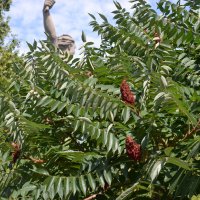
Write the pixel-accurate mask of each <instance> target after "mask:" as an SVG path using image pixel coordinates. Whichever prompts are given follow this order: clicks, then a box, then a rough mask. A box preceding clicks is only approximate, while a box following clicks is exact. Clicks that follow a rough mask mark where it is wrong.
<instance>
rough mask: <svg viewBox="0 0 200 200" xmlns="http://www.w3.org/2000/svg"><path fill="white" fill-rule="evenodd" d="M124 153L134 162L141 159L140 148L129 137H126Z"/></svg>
mask: <svg viewBox="0 0 200 200" xmlns="http://www.w3.org/2000/svg"><path fill="white" fill-rule="evenodd" d="M126 152H127V154H128V156H129V157H130V158H131V159H133V160H135V161H139V160H140V159H141V146H140V144H137V142H135V140H133V138H132V137H131V136H127V137H126Z"/></svg>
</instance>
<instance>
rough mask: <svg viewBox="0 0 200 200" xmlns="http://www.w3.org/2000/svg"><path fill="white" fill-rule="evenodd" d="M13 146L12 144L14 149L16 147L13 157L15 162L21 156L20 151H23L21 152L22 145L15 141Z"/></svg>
mask: <svg viewBox="0 0 200 200" xmlns="http://www.w3.org/2000/svg"><path fill="white" fill-rule="evenodd" d="M11 146H12V147H13V149H14V151H13V152H12V158H13V160H12V162H13V163H16V161H17V159H18V158H19V156H20V153H21V152H20V146H19V144H17V143H14V142H12V144H11Z"/></svg>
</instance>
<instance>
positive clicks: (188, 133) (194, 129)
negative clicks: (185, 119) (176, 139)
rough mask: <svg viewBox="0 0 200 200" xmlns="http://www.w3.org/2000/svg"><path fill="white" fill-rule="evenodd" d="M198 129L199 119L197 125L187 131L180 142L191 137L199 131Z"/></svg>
mask: <svg viewBox="0 0 200 200" xmlns="http://www.w3.org/2000/svg"><path fill="white" fill-rule="evenodd" d="M199 127H200V119H199V121H198V123H197V125H196V126H195V127H193V129H192V130H191V131H190V130H189V131H188V132H187V133H186V134H185V135H184V137H183V139H182V140H185V139H186V138H188V137H190V136H192V135H193V134H194V133H195V132H196V131H198V130H199Z"/></svg>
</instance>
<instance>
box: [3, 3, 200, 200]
mask: <svg viewBox="0 0 200 200" xmlns="http://www.w3.org/2000/svg"><path fill="white" fill-rule="evenodd" d="M131 3H132V6H133V14H130V13H129V12H127V11H126V10H125V9H123V8H122V7H121V5H120V4H119V3H118V2H114V4H115V6H116V10H115V11H113V14H114V19H115V21H116V24H115V25H112V24H110V23H109V21H108V19H107V18H106V17H105V16H104V15H103V14H99V16H100V18H101V19H102V23H98V22H97V21H96V18H95V16H93V15H92V14H90V16H91V17H92V19H93V21H92V22H91V23H90V24H91V26H92V27H93V29H94V31H97V32H98V34H99V35H100V36H101V38H102V44H101V46H100V48H95V47H93V43H91V42H87V40H86V36H85V34H84V32H83V33H82V40H83V42H84V44H83V47H82V49H83V56H82V58H80V59H79V58H73V57H72V56H70V55H65V54H63V52H61V51H59V50H57V49H55V48H54V47H53V46H52V45H51V44H49V42H43V41H41V42H40V45H38V44H37V42H36V41H35V42H34V44H33V45H31V44H28V45H29V48H30V52H29V53H27V55H26V60H25V62H24V64H23V65H21V64H19V63H15V65H14V66H13V72H14V75H13V77H14V78H13V81H12V83H11V84H10V87H9V88H7V91H6V92H1V93H0V112H1V113H2V115H1V116H0V124H1V126H0V127H1V129H0V136H1V138H2V141H5V140H6V141H7V142H8V143H12V142H15V143H14V144H13V143H12V146H13V147H10V151H13V154H12V156H9V152H7V149H8V148H9V147H5V146H4V148H3V150H2V152H1V157H2V158H3V159H1V162H0V169H1V171H2V175H0V179H1V180H2V184H1V185H0V191H1V196H2V198H4V199H38V200H39V199H42V200H45V199H70V200H71V199H84V198H85V197H88V196H90V197H91V198H92V195H93V194H94V198H96V199H117V200H125V199H129V200H130V199H168V200H169V199H191V198H192V199H193V198H196V197H195V196H196V195H197V194H199V193H200V191H199V188H200V171H199V168H200V162H199V160H200V156H199V150H200V137H199V130H200V116H199V111H200V110H199V105H200V99H199V95H200V89H199V88H200V87H199V85H200V79H199V73H200V68H199V64H200V60H199V45H200V40H199V25H198V21H199V17H198V11H197V10H196V7H197V5H195V4H194V3H193V2H191V3H190V2H189V1H186V3H185V5H180V4H179V3H177V4H173V3H171V2H169V1H166V0H161V1H160V2H159V3H158V9H159V13H161V14H160V15H158V14H157V12H156V11H154V10H153V9H152V8H151V7H150V6H149V5H148V4H147V3H146V1H143V0H138V1H137V0H135V1H131ZM185 6H187V7H185ZM124 79H126V80H127V82H128V84H129V85H130V87H131V90H132V91H133V92H134V94H135V96H136V103H135V105H129V104H126V103H125V102H123V101H122V100H121V94H120V84H121V82H122V80H124ZM127 135H131V136H132V137H133V138H134V140H135V141H137V143H140V144H141V150H142V158H141V160H140V161H134V160H131V159H130V158H129V157H128V156H127V154H126V150H125V138H126V136H127ZM3 144H4V143H2V144H1V146H2V147H3ZM16 145H18V146H19V147H20V148H19V149H17V148H16V147H15V146H16ZM17 153H19V154H17ZM14 155H18V157H17V159H16V162H14V159H13V157H14ZM5 174H6V176H5ZM6 177H9V178H6ZM94 198H93V199H94Z"/></svg>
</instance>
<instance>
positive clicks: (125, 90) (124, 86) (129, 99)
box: [120, 80, 135, 105]
mask: <svg viewBox="0 0 200 200" xmlns="http://www.w3.org/2000/svg"><path fill="white" fill-rule="evenodd" d="M120 91H121V95H122V101H124V102H125V103H127V104H131V105H133V104H134V103H135V97H134V94H133V92H131V90H130V87H129V85H128V83H127V82H126V80H123V81H122V83H121V85H120Z"/></svg>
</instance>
